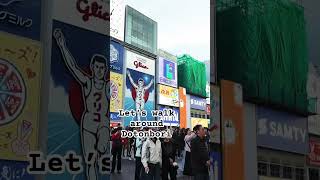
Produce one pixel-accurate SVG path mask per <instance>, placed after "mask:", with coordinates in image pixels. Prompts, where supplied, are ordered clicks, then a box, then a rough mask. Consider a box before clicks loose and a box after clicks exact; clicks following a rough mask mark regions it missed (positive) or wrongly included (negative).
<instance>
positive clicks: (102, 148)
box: [53, 29, 110, 180]
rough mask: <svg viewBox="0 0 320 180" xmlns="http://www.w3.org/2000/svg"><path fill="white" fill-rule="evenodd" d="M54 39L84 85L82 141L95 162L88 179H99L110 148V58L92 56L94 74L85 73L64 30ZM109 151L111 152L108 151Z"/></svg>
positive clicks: (65, 59) (56, 30)
mask: <svg viewBox="0 0 320 180" xmlns="http://www.w3.org/2000/svg"><path fill="white" fill-rule="evenodd" d="M53 35H54V38H55V39H56V42H57V44H58V46H59V49H60V51H61V54H62V56H63V59H64V62H65V65H66V66H67V67H68V69H69V71H70V72H71V73H72V75H73V77H74V78H75V79H76V80H77V81H78V83H79V84H80V85H81V87H82V96H83V97H82V98H83V101H84V107H85V110H84V112H83V114H82V118H81V131H80V132H81V133H80V134H81V141H82V142H81V143H82V152H83V156H84V158H85V160H90V158H88V157H90V156H91V154H92V153H93V154H94V156H93V158H92V159H91V160H90V161H91V162H92V163H88V164H86V176H87V179H88V180H97V179H98V175H97V172H98V165H97V162H98V161H99V158H101V157H102V156H104V155H107V153H108V151H109V139H110V134H109V127H108V125H109V123H110V119H109V100H110V89H109V88H110V82H107V81H106V80H105V75H106V72H108V69H109V67H108V66H107V59H106V58H105V57H104V56H102V55H99V54H95V55H93V56H92V58H91V62H90V69H91V72H92V75H91V76H90V75H88V74H86V73H84V72H83V71H82V70H81V69H80V68H79V67H78V66H77V64H76V61H75V59H74V58H73V56H72V54H71V53H70V51H69V50H68V48H67V45H66V41H65V38H64V35H63V33H62V31H61V30H60V29H55V30H54V34H53ZM108 154H109V153H108Z"/></svg>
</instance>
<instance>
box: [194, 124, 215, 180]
mask: <svg viewBox="0 0 320 180" xmlns="http://www.w3.org/2000/svg"><path fill="white" fill-rule="evenodd" d="M193 130H194V131H195V132H196V134H197V137H196V138H194V139H193V140H192V141H191V164H192V172H193V174H194V180H209V167H210V159H209V152H208V148H207V144H206V138H205V135H206V133H205V131H204V128H203V127H202V126H201V125H196V126H195V127H194V128H193Z"/></svg>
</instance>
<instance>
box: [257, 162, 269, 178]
mask: <svg viewBox="0 0 320 180" xmlns="http://www.w3.org/2000/svg"><path fill="white" fill-rule="evenodd" d="M258 174H259V175H260V176H267V175H268V165H267V164H266V163H263V162H259V163H258Z"/></svg>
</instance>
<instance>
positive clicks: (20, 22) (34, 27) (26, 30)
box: [0, 0, 41, 41]
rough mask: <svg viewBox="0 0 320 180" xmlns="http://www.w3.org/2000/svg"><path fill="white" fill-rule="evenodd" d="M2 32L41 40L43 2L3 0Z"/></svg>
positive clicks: (1, 12)
mask: <svg viewBox="0 0 320 180" xmlns="http://www.w3.org/2000/svg"><path fill="white" fill-rule="evenodd" d="M0 8H1V11H0V30H1V31H6V32H9V33H12V34H16V35H18V36H23V37H27V38H30V39H34V40H38V41H39V40H40V29H41V27H40V24H41V0H32V1H30V0H1V1H0Z"/></svg>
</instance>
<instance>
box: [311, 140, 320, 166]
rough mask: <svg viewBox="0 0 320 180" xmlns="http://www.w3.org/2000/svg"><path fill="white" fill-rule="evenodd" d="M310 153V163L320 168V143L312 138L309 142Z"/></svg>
mask: <svg viewBox="0 0 320 180" xmlns="http://www.w3.org/2000/svg"><path fill="white" fill-rule="evenodd" d="M309 147H310V153H309V155H308V163H309V165H313V166H320V141H319V140H317V139H314V138H311V139H310V141H309Z"/></svg>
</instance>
